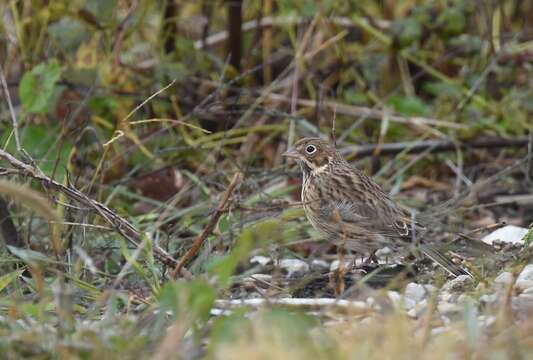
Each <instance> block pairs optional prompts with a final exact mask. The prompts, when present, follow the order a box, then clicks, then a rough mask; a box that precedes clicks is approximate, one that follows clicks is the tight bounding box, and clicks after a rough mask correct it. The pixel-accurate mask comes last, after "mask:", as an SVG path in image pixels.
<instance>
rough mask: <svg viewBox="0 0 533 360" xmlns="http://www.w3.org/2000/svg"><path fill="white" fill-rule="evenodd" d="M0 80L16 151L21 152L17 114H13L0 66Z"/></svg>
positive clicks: (13, 110)
mask: <svg viewBox="0 0 533 360" xmlns="http://www.w3.org/2000/svg"><path fill="white" fill-rule="evenodd" d="M0 81H1V82H2V88H3V89H4V93H5V94H6V102H7V106H8V107H9V114H10V115H11V122H12V123H13V133H14V134H15V144H16V146H17V151H18V152H21V151H22V147H21V145H20V136H19V124H18V121H17V116H16V115H15V109H13V103H12V102H11V96H10V95H9V89H8V87H7V81H6V77H5V76H4V70H3V69H2V67H1V66H0Z"/></svg>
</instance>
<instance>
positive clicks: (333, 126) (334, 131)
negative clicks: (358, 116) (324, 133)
mask: <svg viewBox="0 0 533 360" xmlns="http://www.w3.org/2000/svg"><path fill="white" fill-rule="evenodd" d="M336 122H337V107H336V106H335V107H333V121H332V123H331V142H332V143H333V147H334V148H337V129H336Z"/></svg>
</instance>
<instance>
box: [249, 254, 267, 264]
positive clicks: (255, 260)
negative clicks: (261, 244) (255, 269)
mask: <svg viewBox="0 0 533 360" xmlns="http://www.w3.org/2000/svg"><path fill="white" fill-rule="evenodd" d="M270 262H272V259H271V258H269V257H266V256H260V255H256V256H253V257H252V258H251V259H250V263H251V264H259V265H261V266H266V265H268V264H270Z"/></svg>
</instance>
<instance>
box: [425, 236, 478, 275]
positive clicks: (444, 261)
mask: <svg viewBox="0 0 533 360" xmlns="http://www.w3.org/2000/svg"><path fill="white" fill-rule="evenodd" d="M419 249H420V251H422V253H424V255H426V256H427V257H428V258H430V259H431V260H433V261H434V262H436V263H437V264H439V265H440V266H442V268H443V269H444V270H446V271H447V272H449V273H450V274H452V275H454V276H459V275H468V276H470V277H471V278H474V276H473V275H472V274H471V273H470V272H469V271H468V270H466V269H463V268H461V267H459V266H457V265H456V264H455V263H454V262H453V261H451V260H450V258H449V257H448V256H446V255H445V254H443V253H442V251H440V250H439V249H436V248H435V247H433V246H431V245H427V244H422V245H420V247H419Z"/></svg>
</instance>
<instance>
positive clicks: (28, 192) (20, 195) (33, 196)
mask: <svg viewBox="0 0 533 360" xmlns="http://www.w3.org/2000/svg"><path fill="white" fill-rule="evenodd" d="M0 194H2V195H6V196H8V197H9V198H12V199H14V200H15V201H17V202H20V203H22V204H24V205H25V206H27V207H29V208H30V209H32V210H34V211H35V212H37V213H38V214H39V215H41V216H42V217H44V218H45V219H47V220H48V221H49V222H51V223H53V224H51V225H50V230H51V231H50V235H51V237H52V245H53V247H54V250H55V252H56V254H59V253H60V252H61V249H62V244H61V239H60V237H59V234H60V231H59V229H60V227H61V224H59V223H60V222H61V218H60V216H59V214H58V213H57V212H56V210H55V209H54V208H52V207H51V206H50V204H49V202H48V200H47V199H46V198H45V197H44V196H42V195H41V194H40V193H38V192H37V191H35V190H32V189H30V188H29V187H27V186H24V185H20V184H16V183H13V182H10V181H5V180H0Z"/></svg>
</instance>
